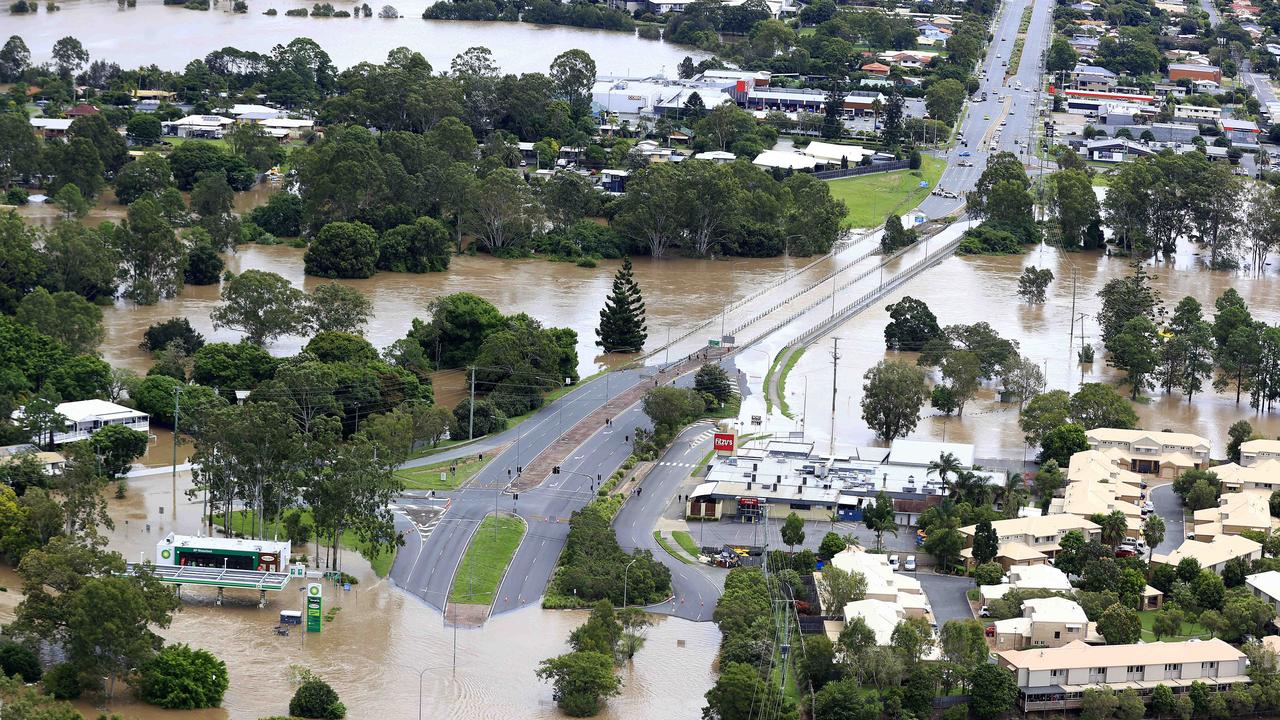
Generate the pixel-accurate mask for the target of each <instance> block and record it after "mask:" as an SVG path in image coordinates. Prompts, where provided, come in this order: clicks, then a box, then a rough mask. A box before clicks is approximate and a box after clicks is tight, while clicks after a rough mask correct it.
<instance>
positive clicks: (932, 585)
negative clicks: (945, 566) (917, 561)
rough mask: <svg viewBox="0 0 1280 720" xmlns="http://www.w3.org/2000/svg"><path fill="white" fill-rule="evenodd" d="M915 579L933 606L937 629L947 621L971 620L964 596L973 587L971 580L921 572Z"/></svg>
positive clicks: (967, 602) (971, 614)
mask: <svg viewBox="0 0 1280 720" xmlns="http://www.w3.org/2000/svg"><path fill="white" fill-rule="evenodd" d="M916 579H917V580H919V581H920V586H921V587H922V588H923V589H924V594H925V595H926V596H927V597H928V598H929V604H930V605H931V606H933V618H934V620H936V621H937V623H938V627H939V628H941V627H942V626H943V624H945V623H946V622H947V621H948V620H972V619H973V613H971V612H970V611H969V599H968V597H966V596H965V593H966V592H967V591H968V590H969V588H972V587H975V586H974V584H973V579H972V578H967V577H957V576H955V575H935V574H933V573H931V572H921V573H918V574H916Z"/></svg>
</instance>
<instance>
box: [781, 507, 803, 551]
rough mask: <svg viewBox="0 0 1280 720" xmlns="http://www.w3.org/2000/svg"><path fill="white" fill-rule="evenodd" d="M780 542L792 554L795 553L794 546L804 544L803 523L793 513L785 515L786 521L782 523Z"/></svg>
mask: <svg viewBox="0 0 1280 720" xmlns="http://www.w3.org/2000/svg"><path fill="white" fill-rule="evenodd" d="M782 542H784V543H786V544H787V549H788V550H790V551H792V552H795V548H796V545H803V544H804V521H803V520H801V519H800V516H799V515H797V514H795V513H794V512H793V513H791V514H789V515H787V519H786V521H785V522H783V523H782Z"/></svg>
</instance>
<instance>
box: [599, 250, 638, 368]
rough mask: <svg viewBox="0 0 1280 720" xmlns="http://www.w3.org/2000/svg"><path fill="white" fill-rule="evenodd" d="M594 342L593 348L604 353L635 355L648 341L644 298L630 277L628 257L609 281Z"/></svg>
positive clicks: (632, 277) (631, 276)
mask: <svg viewBox="0 0 1280 720" xmlns="http://www.w3.org/2000/svg"><path fill="white" fill-rule="evenodd" d="M596 338H597V340H596V345H599V346H600V347H601V348H603V349H604V351H605V352H607V353H608V352H639V351H640V350H641V349H642V348H643V347H644V343H645V340H646V339H647V338H648V328H647V326H646V324H645V315H644V297H643V296H642V295H641V293H640V286H639V285H637V284H636V281H635V278H634V276H633V275H632V272H631V258H629V257H626V258H623V259H622V267H621V268H619V269H618V272H617V274H615V275H614V277H613V290H612V291H611V292H610V294H609V297H608V298H606V299H605V303H604V307H603V308H601V310H600V326H599V327H598V328H597V329H596Z"/></svg>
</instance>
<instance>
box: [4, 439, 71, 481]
mask: <svg viewBox="0 0 1280 720" xmlns="http://www.w3.org/2000/svg"><path fill="white" fill-rule="evenodd" d="M27 457H32V458H35V461H36V462H38V463H40V467H41V469H42V470H44V474H45V475H61V474H62V470H63V468H64V467H66V464H67V459H66V458H65V457H63V456H62V454H61V453H56V452H43V451H41V450H40V448H38V447H36V446H35V445H30V444H26V443H24V444H21V445H5V446H3V447H0V465H8V464H10V463H16V462H21V461H22V460H23V459H24V458H27Z"/></svg>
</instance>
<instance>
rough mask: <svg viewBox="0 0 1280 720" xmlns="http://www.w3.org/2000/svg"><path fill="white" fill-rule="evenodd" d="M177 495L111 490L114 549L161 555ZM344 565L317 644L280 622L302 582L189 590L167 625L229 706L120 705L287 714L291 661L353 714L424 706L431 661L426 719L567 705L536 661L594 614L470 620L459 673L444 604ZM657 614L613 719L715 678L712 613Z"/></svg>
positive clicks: (672, 710) (123, 704)
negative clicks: (220, 677)
mask: <svg viewBox="0 0 1280 720" xmlns="http://www.w3.org/2000/svg"><path fill="white" fill-rule="evenodd" d="M180 482H181V484H180V486H179V493H180V494H181V493H182V492H183V489H184V488H185V487H187V486H188V482H189V481H188V480H187V479H186V477H185V476H181V480H180ZM171 502H172V501H171V499H170V479H169V476H168V475H163V476H156V477H153V478H148V479H136V480H134V481H133V484H132V485H131V489H130V493H129V497H128V498H126V499H125V500H123V501H117V500H114V499H113V500H111V514H112V516H113V518H114V519H115V522H116V530H115V531H114V532H113V533H111V535H110V537H111V548H112V549H113V550H118V551H120V552H121V553H123V554H124V555H125V557H126V558H127V559H130V560H136V559H137V558H138V557H139V555H140V554H145V556H146V557H153V556H154V552H155V542H156V541H157V540H158V539H159V538H161V537H163V535H164V534H165V533H167V532H169V531H170V530H171V529H172V528H173V525H174V523H173V521H172V520H170V518H169V513H171V512H172V505H171ZM161 507H163V508H164V514H162V513H161V512H160V508H161ZM199 515H200V504H199V502H198V501H197V502H195V503H191V502H187V501H186V500H185V499H184V500H183V501H182V502H180V503H179V505H178V519H177V523H176V525H177V527H178V529H179V531H180V532H185V533H193V532H194V531H195V530H197V528H198V525H199ZM126 521H127V524H126ZM148 523H150V530H149V531H148V529H147V524H148ZM343 563H344V568H345V569H346V570H347V571H348V572H351V573H352V574H354V575H356V576H357V577H358V578H359V580H360V582H359V584H358V585H356V586H354V589H353V590H351V591H350V592H345V593H344V592H343V591H342V590H341V589H337V588H333V587H329V586H326V589H325V595H326V596H325V600H324V604H325V609H326V611H328V610H329V609H330V608H333V607H337V608H341V609H340V610H338V611H337V612H336V614H335V615H334V618H333V620H332V622H326V623H325V624H324V629H323V631H322V632H321V633H320V634H319V635H314V634H313V635H310V636H308V637H306V638H305V642H304V638H303V634H302V633H299V632H297V631H294V632H292V633H290V635H289V637H279V636H277V635H275V633H274V632H273V630H272V628H273V627H274V626H275V625H276V624H277V622H278V615H279V612H280V611H281V610H287V609H302V597H301V594H300V592H299V591H300V589H301V585H300V584H298V583H294V584H293V585H291V586H290V587H289V589H288V590H286V591H285V592H284V593H281V594H272V595H271V596H270V597H271V600H270V602H269V603H268V605H267V607H265V608H262V609H259V608H258V607H257V606H256V593H252V592H250V591H228V592H227V602H226V604H225V605H223V606H222V607H216V606H215V605H214V604H213V597H214V594H213V591H210V590H204V589H186V590H184V591H183V597H184V599H185V601H184V603H183V607H182V610H181V611H180V612H179V613H178V614H177V615H175V617H174V621H173V625H172V626H171V627H170V628H169V629H167V630H164V631H163V632H162V633H161V634H162V635H164V637H165V639H166V640H167V641H169V642H185V643H188V644H190V645H193V646H195V647H200V648H204V649H206V650H209V651H210V652H212V653H214V654H215V655H217V656H218V657H220V658H222V659H223V660H225V661H226V662H227V665H228V670H229V673H230V679H231V686H230V689H229V690H228V692H227V695H226V699H225V701H224V703H223V707H222V708H220V709H217V710H210V711H201V712H169V711H161V710H158V709H156V708H152V707H150V706H146V705H142V704H139V703H135V702H132V701H130V700H129V699H128V698H127V697H124V696H127V695H128V692H127V691H126V692H122V693H120V695H121V696H122V697H121V698H120V699H119V700H117V701H116V702H113V703H111V707H110V710H111V712H114V713H119V714H121V715H122V716H123V717H125V718H131V719H132V718H140V719H144V720H158V719H159V718H165V719H166V720H188V719H189V720H195V719H197V718H199V719H200V720H214V719H217V720H223V719H228V718H235V719H237V720H242V719H248V720H252V718H261V717H267V716H271V715H284V714H286V712H287V708H288V701H289V697H290V696H291V695H292V693H293V686H292V685H290V683H289V675H290V666H300V667H305V668H308V669H310V670H311V671H312V672H314V673H316V674H317V675H319V676H321V677H323V678H324V679H325V680H326V681H328V682H329V683H330V684H332V685H333V686H334V689H335V690H337V692H338V694H339V695H340V696H341V698H342V701H343V702H344V703H346V705H347V708H348V714H347V717H349V718H352V719H353V720H364V719H367V718H378V719H379V720H401V719H405V720H408V719H411V718H416V717H418V714H417V708H418V698H419V674H420V673H421V683H422V684H421V688H422V693H421V697H422V717H424V718H457V719H459V720H463V719H465V720H489V719H490V718H558V717H563V716H562V715H561V714H560V713H559V711H558V709H557V708H556V707H555V703H554V701H553V700H552V698H551V687H550V686H549V685H546V684H544V683H541V682H539V681H538V680H537V678H535V677H534V674H533V671H534V669H535V668H536V667H537V664H538V662H539V661H540V660H542V659H544V658H547V657H551V656H554V655H557V654H560V653H562V652H566V651H567V645H566V642H565V639H566V638H567V637H568V634H569V632H570V631H571V630H572V629H573V628H574V627H576V626H577V625H579V624H581V623H582V622H583V621H584V619H585V614H584V613H581V612H552V611H544V610H542V609H540V608H536V607H533V608H527V609H525V610H522V611H519V612H516V613H511V614H508V615H502V616H499V617H497V618H495V619H493V620H491V621H490V622H489V623H488V624H487V625H485V626H484V627H483V628H481V629H474V630H465V629H464V630H459V631H458V632H457V635H456V640H457V674H456V675H455V674H454V673H453V672H452V658H453V648H454V640H455V635H454V632H453V630H452V629H451V628H448V629H447V628H445V627H443V624H442V620H441V616H440V614H439V613H437V612H436V611H434V610H432V609H430V608H428V607H426V606H425V605H423V604H422V603H420V602H418V601H417V600H416V599H415V598H412V597H409V596H408V595H406V594H405V593H402V592H400V591H399V590H397V589H395V588H393V587H392V586H391V585H390V584H388V583H387V582H386V581H380V580H378V579H377V578H375V577H374V576H373V575H372V573H371V572H370V570H369V566H368V564H367V563H365V562H364V561H363V560H362V559H361V558H360V557H359V556H350V557H347V558H345V559H344V561H343ZM0 584H3V585H5V586H6V587H8V588H10V592H7V593H0V622H7V621H9V620H10V619H11V618H12V608H13V606H14V604H15V603H16V601H17V599H18V598H16V597H15V595H16V594H17V593H16V592H14V591H16V590H18V589H19V588H20V587H21V583H20V582H18V581H17V580H16V579H15V578H14V576H13V574H12V573H11V571H9V572H8V573H7V574H0ZM654 620H655V623H656V624H655V625H654V627H653V628H651V630H650V632H649V636H648V640H647V642H646V644H645V646H644V648H643V649H642V650H641V651H640V653H639V654H638V655H637V656H636V658H635V661H634V663H632V664H629V665H627V666H624V667H622V668H621V669H620V673H621V675H622V677H623V680H624V687H623V690H622V695H621V696H619V697H617V698H613V699H611V700H610V701H609V703H608V706H607V709H606V710H605V711H604V712H603V713H602V714H601V715H600V716H599V717H602V718H611V719H614V720H623V719H628V720H633V719H635V718H664V719H666V718H671V719H675V720H678V719H681V718H688V719H690V720H693V719H694V718H698V717H700V713H701V708H702V705H703V699H702V694H703V693H704V692H706V690H707V689H708V688H710V686H711V683H712V682H713V680H714V678H713V675H712V667H713V665H712V663H713V660H714V655H715V651H716V647H717V645H718V643H719V631H718V630H716V628H715V626H714V625H713V624H711V623H693V622H688V621H684V620H679V619H672V618H665V617H661V616H655V618H654ZM424 670H425V672H424ZM117 687H119V686H117ZM81 709H82V711H84V712H85V714H86V715H87V716H88V717H94V716H96V714H97V712H99V710H98V708H97V706H96V705H95V704H93V703H91V702H87V701H86V702H84V703H82V705H81Z"/></svg>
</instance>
